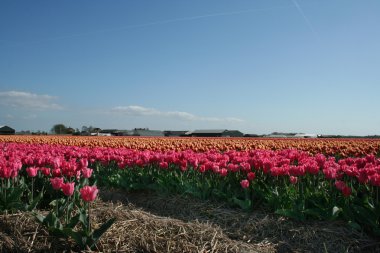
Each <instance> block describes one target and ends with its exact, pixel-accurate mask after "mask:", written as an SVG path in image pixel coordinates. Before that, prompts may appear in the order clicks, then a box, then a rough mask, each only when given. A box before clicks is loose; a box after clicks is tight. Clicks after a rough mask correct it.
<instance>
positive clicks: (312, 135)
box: [294, 134, 318, 138]
mask: <svg viewBox="0 0 380 253" xmlns="http://www.w3.org/2000/svg"><path fill="white" fill-rule="evenodd" d="M294 137H295V138H318V135H317V134H296V135H294Z"/></svg>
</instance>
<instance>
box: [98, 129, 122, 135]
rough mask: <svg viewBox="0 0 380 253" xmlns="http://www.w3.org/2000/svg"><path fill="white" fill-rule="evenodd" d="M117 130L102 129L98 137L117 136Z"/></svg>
mask: <svg viewBox="0 0 380 253" xmlns="http://www.w3.org/2000/svg"><path fill="white" fill-rule="evenodd" d="M118 132H119V130H117V129H102V130H100V131H99V134H98V135H99V136H112V135H118Z"/></svg>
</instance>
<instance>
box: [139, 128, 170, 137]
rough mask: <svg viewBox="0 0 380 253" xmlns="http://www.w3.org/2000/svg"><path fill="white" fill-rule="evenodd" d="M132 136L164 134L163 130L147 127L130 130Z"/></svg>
mask: <svg viewBox="0 0 380 253" xmlns="http://www.w3.org/2000/svg"><path fill="white" fill-rule="evenodd" d="M132 133H133V134H132V135H133V136H164V132H162V131H159V130H149V128H135V129H133V130H132Z"/></svg>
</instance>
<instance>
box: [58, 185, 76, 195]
mask: <svg viewBox="0 0 380 253" xmlns="http://www.w3.org/2000/svg"><path fill="white" fill-rule="evenodd" d="M74 186H75V183H74V182H72V183H63V184H62V185H61V189H62V192H63V194H65V195H66V196H71V195H73V193H74Z"/></svg>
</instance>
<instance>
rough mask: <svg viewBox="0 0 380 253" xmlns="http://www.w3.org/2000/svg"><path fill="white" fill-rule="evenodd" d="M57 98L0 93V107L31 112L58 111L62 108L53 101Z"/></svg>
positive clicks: (25, 93)
mask: <svg viewBox="0 0 380 253" xmlns="http://www.w3.org/2000/svg"><path fill="white" fill-rule="evenodd" d="M56 99H57V97H54V96H50V95H39V94H34V93H29V92H23V91H4V92H0V105H2V106H6V107H12V108H22V109H31V110H59V109H62V108H63V107H62V106H60V105H58V104H56V103H55V102H54V101H55V100H56Z"/></svg>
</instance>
